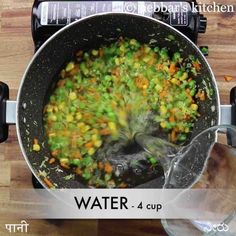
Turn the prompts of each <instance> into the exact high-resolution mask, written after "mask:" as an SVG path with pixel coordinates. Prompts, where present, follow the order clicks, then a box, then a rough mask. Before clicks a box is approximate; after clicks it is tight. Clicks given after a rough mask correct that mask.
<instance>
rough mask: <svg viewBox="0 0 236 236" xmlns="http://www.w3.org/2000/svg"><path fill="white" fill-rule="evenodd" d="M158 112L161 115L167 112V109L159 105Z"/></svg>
mask: <svg viewBox="0 0 236 236" xmlns="http://www.w3.org/2000/svg"><path fill="white" fill-rule="evenodd" d="M160 112H161V114H162V115H165V114H166V113H167V109H166V107H165V106H160Z"/></svg>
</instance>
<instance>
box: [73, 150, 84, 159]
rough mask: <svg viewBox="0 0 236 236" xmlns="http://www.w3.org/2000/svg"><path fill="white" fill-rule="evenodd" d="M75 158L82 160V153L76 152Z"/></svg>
mask: <svg viewBox="0 0 236 236" xmlns="http://www.w3.org/2000/svg"><path fill="white" fill-rule="evenodd" d="M73 158H75V159H81V158H82V155H81V153H80V151H77V152H75V153H74V154H73Z"/></svg>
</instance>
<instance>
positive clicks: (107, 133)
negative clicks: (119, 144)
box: [99, 128, 111, 135]
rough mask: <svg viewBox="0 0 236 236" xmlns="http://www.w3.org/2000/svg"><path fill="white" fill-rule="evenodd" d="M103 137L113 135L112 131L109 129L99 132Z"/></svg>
mask: <svg viewBox="0 0 236 236" xmlns="http://www.w3.org/2000/svg"><path fill="white" fill-rule="evenodd" d="M99 133H100V134H101V135H110V134H111V131H110V130H109V129H106V128H105V129H102V130H100V132H99Z"/></svg>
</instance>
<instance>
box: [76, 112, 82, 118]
mask: <svg viewBox="0 0 236 236" xmlns="http://www.w3.org/2000/svg"><path fill="white" fill-rule="evenodd" d="M81 118H82V115H81V113H80V112H78V113H77V114H76V119H77V120H81Z"/></svg>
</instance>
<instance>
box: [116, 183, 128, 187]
mask: <svg viewBox="0 0 236 236" xmlns="http://www.w3.org/2000/svg"><path fill="white" fill-rule="evenodd" d="M127 186H128V185H127V184H126V183H124V182H122V183H120V184H119V186H118V187H119V188H127Z"/></svg>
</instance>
